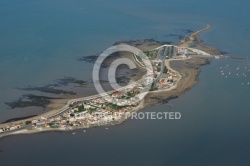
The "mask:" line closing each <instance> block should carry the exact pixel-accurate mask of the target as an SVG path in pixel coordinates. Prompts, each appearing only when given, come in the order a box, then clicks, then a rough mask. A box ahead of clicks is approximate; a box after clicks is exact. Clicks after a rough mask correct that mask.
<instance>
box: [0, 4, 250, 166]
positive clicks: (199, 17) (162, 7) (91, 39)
mask: <svg viewBox="0 0 250 166" xmlns="http://www.w3.org/2000/svg"><path fill="white" fill-rule="evenodd" d="M249 7H250V3H249V2H248V1H246V0H244V1H240V2H237V1H232V0H227V1H226V0H222V1H219V2H218V1H215V0H212V1H207V2H201V1H198V0H192V1H184V0H169V1H162V0H156V1H149V0H145V1H126V2H119V3H118V2H117V1H114V0H107V1H106V3H105V4H103V2H100V1H97V0H92V1H84V2H82V1H78V0H75V1H59V0H54V1H49V0H44V1H31V0H25V1H22V2H19V1H17V0H13V1H1V2H0V21H1V24H0V36H1V38H0V68H1V70H0V77H1V78H2V79H1V83H0V85H1V86H0V91H1V93H0V119H1V120H6V119H8V118H12V117H15V116H16V115H24V114H25V115H28V114H30V115H32V114H33V113H34V112H36V113H41V112H42V111H41V110H39V111H37V110H36V111H32V110H29V111H27V112H28V113H27V112H25V111H23V112H22V110H18V111H17V110H10V109H7V108H6V105H4V102H6V101H12V100H16V99H18V98H19V97H20V95H22V94H25V93H27V92H25V91H18V90H15V89H13V88H15V87H25V86H27V85H34V86H43V85H45V84H49V83H51V82H53V81H54V80H55V79H60V78H63V77H65V76H72V77H76V78H78V79H83V78H84V80H85V81H88V80H91V72H90V71H91V64H88V63H83V62H78V61H76V60H75V59H77V58H79V57H80V56H84V55H86V56H87V55H92V54H95V53H99V52H101V51H102V50H104V49H106V48H107V47H109V46H111V45H112V44H113V43H114V42H116V41H120V40H131V39H145V38H154V39H157V40H162V41H174V42H177V41H178V38H177V37H176V36H174V35H169V34H177V35H180V34H186V30H196V29H200V28H202V27H204V26H205V25H206V24H208V23H210V24H212V25H213V28H212V29H211V30H209V31H208V32H206V33H204V34H203V35H202V36H201V37H202V39H203V40H204V41H205V42H206V43H208V44H210V45H212V46H215V47H217V48H219V49H221V50H223V51H226V52H228V54H230V55H234V56H244V57H249V58H250V55H249V52H250V48H249V46H248V43H249V39H250V33H249V29H248V27H249V26H250V22H249V20H250V19H249V14H248V13H249V12H248V9H249ZM226 65H228V66H227V67H226ZM249 65H250V62H249V61H242V60H225V59H219V60H213V61H212V63H211V64H210V65H208V66H204V67H202V71H201V75H200V77H199V78H200V79H199V83H198V84H196V85H195V86H194V87H193V88H192V90H190V91H188V92H186V93H185V94H184V95H183V96H181V97H180V98H178V99H175V100H172V101H170V103H169V104H172V105H173V107H172V108H169V106H168V105H158V106H155V107H152V108H149V109H147V110H143V111H152V112H153V111H177V112H181V114H182V118H181V119H180V120H129V121H127V122H125V123H123V124H122V125H118V126H112V127H108V128H109V129H108V130H106V129H105V127H99V128H92V129H89V130H87V132H86V133H85V132H83V131H82V130H78V131H76V132H75V133H76V134H75V135H72V132H64V133H40V134H34V135H22V136H13V137H8V138H4V139H1V141H0V151H1V152H0V159H1V164H3V165H17V164H18V165H24V164H26V165H34V164H36V165H44V164H45V163H50V164H56V165H59V164H60V165H69V164H71V165H80V164H82V165H103V163H105V165H190V166H193V165H248V164H249V162H250V159H249V157H248V154H249V148H248V147H249V139H250V134H249V132H248V131H249V129H250V124H249V122H248V118H249V106H250V104H249V97H250V96H249V94H250V93H249V88H250V86H249V85H248V84H247V83H248V82H250V72H248V71H245V70H244V67H248V69H249V68H250V66H249ZM239 66H240V67H241V68H240V70H237V69H236V68H237V67H239ZM220 67H226V68H220ZM65 69H67V70H65ZM222 70H223V73H224V75H222V74H221V71H222ZM62 71H63V72H62ZM229 72H230V73H231V74H229ZM243 73H245V74H246V77H245V76H243V75H242V74H243ZM237 74H239V76H237ZM225 76H227V78H226V77H225ZM242 83H243V85H242ZM72 163H73V164H72Z"/></svg>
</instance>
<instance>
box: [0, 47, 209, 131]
mask: <svg viewBox="0 0 250 166" xmlns="http://www.w3.org/2000/svg"><path fill="white" fill-rule="evenodd" d="M145 54H146V56H147V57H148V58H149V59H150V61H151V64H152V67H153V73H151V74H150V75H146V76H144V77H143V78H142V79H140V80H139V81H137V82H136V83H135V84H133V85H132V84H130V85H127V86H126V87H123V88H122V89H119V90H114V91H112V92H109V93H108V94H107V95H106V96H96V97H92V98H89V97H88V98H83V99H79V100H75V101H74V102H72V103H69V105H68V106H67V108H66V109H64V110H63V111H61V112H59V113H57V114H55V115H53V116H50V117H44V116H40V117H39V118H38V117H36V118H34V119H31V120H27V121H25V122H22V123H15V122H13V123H11V124H10V125H8V126H6V127H4V128H0V133H5V132H13V131H19V130H30V131H46V130H56V129H58V130H70V129H75V128H89V127H91V126H100V125H110V124H117V123H120V122H122V121H124V120H126V119H127V118H128V117H129V113H130V112H133V111H136V110H138V108H139V106H140V104H141V102H142V98H140V97H138V96H139V94H141V93H142V92H143V90H145V87H147V86H149V88H148V90H149V91H162V90H171V89H174V88H175V87H176V86H177V84H178V81H179V80H180V79H181V75H180V74H179V73H178V72H177V71H175V70H173V69H172V68H170V67H169V66H168V65H166V64H167V63H168V61H169V60H174V59H176V60H185V59H187V58H190V57H192V56H197V55H200V56H209V55H208V54H206V53H205V52H202V51H200V50H196V49H190V48H182V47H177V46H173V45H163V46H161V47H159V48H156V49H154V50H149V51H145ZM134 57H135V61H137V62H138V63H140V64H142V60H141V59H140V57H139V56H137V55H134ZM142 65H143V64H142ZM144 67H145V66H144Z"/></svg>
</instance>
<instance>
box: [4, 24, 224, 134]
mask: <svg viewBox="0 0 250 166" xmlns="http://www.w3.org/2000/svg"><path fill="white" fill-rule="evenodd" d="M209 28H210V27H206V28H203V29H201V30H199V31H196V32H193V33H191V34H190V39H191V37H192V38H194V39H195V40H190V41H182V42H181V44H180V46H185V47H186V46H190V44H194V42H195V44H196V45H197V46H199V47H203V49H201V50H202V51H208V53H209V54H211V53H214V50H216V49H214V48H210V47H208V46H205V45H204V44H203V42H201V41H200V42H199V40H198V35H199V34H200V33H202V32H203V31H205V30H208V29H209ZM142 47H144V46H142ZM144 48H145V47H144ZM207 48H209V49H208V50H207ZM216 51H217V53H218V52H219V51H218V50H216ZM166 61H167V62H166V65H168V67H169V68H171V69H172V70H174V71H176V72H177V73H179V74H180V75H181V78H180V79H179V80H178V82H177V84H176V86H175V87H173V88H171V89H167V90H161V91H153V92H149V93H148V95H147V96H146V97H145V98H144V99H143V100H142V101H141V103H140V104H139V106H137V107H138V108H137V107H136V108H135V109H134V110H133V111H139V110H142V109H144V108H147V107H151V106H153V105H156V104H160V103H164V102H168V101H169V100H171V99H173V98H177V97H178V96H180V95H182V94H183V93H185V92H186V91H188V90H189V89H190V88H192V86H193V85H194V84H196V83H197V81H198V76H199V72H200V70H199V69H200V67H201V66H203V65H206V64H208V63H209V62H208V60H207V59H204V58H190V59H187V60H174V59H173V60H166ZM173 63H179V66H181V67H180V70H178V69H173V68H174V67H173V66H172V65H173ZM190 63H192V64H193V66H189V65H188V64H190ZM97 96H100V95H99V94H96V95H91V96H87V97H82V98H77V99H70V100H67V105H64V106H63V107H62V108H60V109H55V110H51V111H48V112H46V113H44V114H41V115H38V116H37V117H41V116H44V117H49V116H52V115H55V114H56V113H59V112H61V111H63V110H64V109H66V108H67V106H68V105H69V104H70V103H72V102H74V101H77V100H80V99H89V98H93V97H97ZM65 100H66V99H65ZM33 118H34V117H33ZM31 119H32V118H30V119H25V120H23V121H27V120H31ZM126 120H127V119H121V120H119V121H118V122H117V123H114V124H113V123H109V124H103V125H101V126H110V125H116V124H121V123H123V122H124V121H126ZM16 122H17V121H16ZM2 125H7V124H0V127H1V126H2ZM94 126H95V127H97V126H100V125H93V126H92V125H90V126H88V127H86V126H81V127H72V128H65V129H60V128H56V129H55V128H49V129H42V130H33V131H29V130H27V129H25V133H20V132H21V131H22V130H20V131H17V132H13V133H2V134H0V138H3V137H7V136H11V135H16V134H33V133H40V132H51V131H72V130H77V129H86V128H90V127H94Z"/></svg>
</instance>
